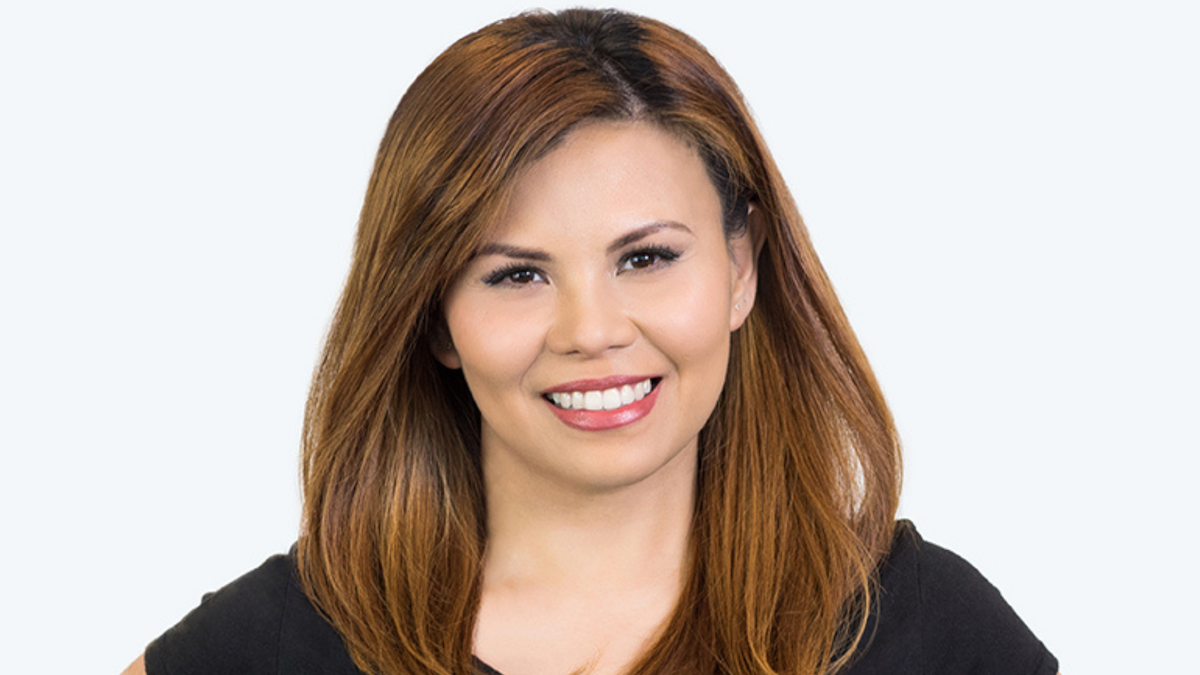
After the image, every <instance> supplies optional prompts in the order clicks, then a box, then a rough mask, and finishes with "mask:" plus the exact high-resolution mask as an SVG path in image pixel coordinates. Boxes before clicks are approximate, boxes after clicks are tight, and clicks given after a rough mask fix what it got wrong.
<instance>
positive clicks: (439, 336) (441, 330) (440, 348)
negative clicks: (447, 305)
mask: <svg viewBox="0 0 1200 675" xmlns="http://www.w3.org/2000/svg"><path fill="white" fill-rule="evenodd" d="M429 350H430V351H432V352H433V358H435V359H437V360H438V363H440V364H442V365H443V366H446V367H447V368H449V369H451V370H458V369H459V368H462V359H461V358H459V356H458V350H457V349H455V348H454V340H453V339H452V338H451V337H450V329H449V327H447V326H446V321H445V319H442V320H440V321H438V322H437V327H436V328H434V329H433V330H432V331H430V332H429Z"/></svg>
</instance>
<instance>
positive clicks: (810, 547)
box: [298, 9, 900, 675]
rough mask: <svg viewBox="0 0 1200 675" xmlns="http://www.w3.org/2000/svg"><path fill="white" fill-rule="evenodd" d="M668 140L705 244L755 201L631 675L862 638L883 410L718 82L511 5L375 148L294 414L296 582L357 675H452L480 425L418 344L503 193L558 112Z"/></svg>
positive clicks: (558, 133)
mask: <svg viewBox="0 0 1200 675" xmlns="http://www.w3.org/2000/svg"><path fill="white" fill-rule="evenodd" d="M596 119H609V120H640V121H646V122H649V123H653V124H657V125H660V126H661V127H662V128H664V129H666V130H669V131H671V132H672V133H674V134H676V135H678V136H679V137H680V138H682V139H684V140H685V141H686V142H688V143H689V144H691V145H692V147H694V148H695V149H696V150H697V152H698V153H699V155H700V157H701V158H702V160H703V161H704V163H705V165H706V167H707V169H708V172H709V175H710V177H711V178H712V180H713V184H714V185H715V186H716V188H717V191H718V194H719V195H720V196H721V199H722V205H723V208H724V209H725V226H726V233H727V235H728V236H735V235H737V234H739V233H740V232H741V231H742V230H743V228H745V227H746V206H747V204H749V203H753V204H755V205H756V209H757V211H758V213H759V214H760V217H759V222H761V225H762V227H763V233H762V234H763V237H764V240H765V243H764V246H763V251H762V254H761V258H760V260H759V273H758V276H759V282H758V283H759V287H758V296H757V299H756V302H755V308H754V310H753V312H751V314H750V316H749V317H748V319H747V320H746V322H745V324H744V325H743V326H742V327H741V328H740V329H739V330H738V331H737V332H736V333H734V334H733V336H732V343H731V354H730V363H729V369H728V374H727V380H726V383H725V388H724V390H723V392H722V395H721V398H720V400H719V402H718V403H717V407H716V410H715V411H714V412H713V414H712V417H711V419H710V420H709V422H708V424H707V425H706V426H705V427H704V429H703V430H702V432H701V435H700V462H699V475H698V476H697V486H698V489H697V503H696V512H695V518H694V521H693V531H692V536H691V543H690V545H691V555H690V561H689V565H690V569H689V572H688V576H687V582H686V584H685V587H684V589H683V592H682V596H681V597H680V599H679V602H678V604H677V606H676V608H675V610H674V613H673V614H672V616H671V617H670V618H669V619H668V621H667V624H666V625H665V627H664V628H663V630H662V632H661V634H660V636H659V638H658V640H657V641H656V642H655V643H654V644H653V645H652V646H650V647H649V648H648V649H647V651H646V652H645V653H644V654H643V655H642V657H641V659H640V661H638V663H636V664H634V665H633V666H632V668H631V670H630V673H634V674H637V675H642V674H647V675H648V674H650V673H680V672H689V673H728V674H731V675H733V674H736V675H750V674H752V673H753V674H761V675H766V674H773V673H796V674H799V673H804V674H817V673H830V672H834V671H836V670H838V669H840V668H841V667H843V666H844V665H846V664H847V663H848V662H849V660H850V659H851V658H852V656H853V654H854V652H855V647H856V645H857V644H858V643H859V642H860V639H861V638H862V632H863V627H864V626H865V622H866V617H867V615H868V613H869V609H870V606H871V599H870V598H871V595H870V594H871V589H872V585H873V583H874V582H873V577H872V573H873V570H874V568H875V565H876V563H877V562H878V560H879V558H880V557H881V556H882V554H883V553H884V552H886V550H887V549H888V547H889V545H890V542H891V536H892V530H893V518H894V516H895V511H896V507H897V503H898V500H899V489H900V454H899V442H898V440H897V436H896V432H895V428H894V426H893V423H892V420H891V416H890V413H889V412H888V409H887V406H886V404H885V403H884V399H883V396H882V394H881V392H880V389H879V386H878V385H877V383H876V382H875V378H874V375H873V374H872V372H871V369H870V367H869V365H868V363H867V360H866V357H865V356H864V354H863V352H862V349H861V348H860V347H859V345H858V342H857V340H856V338H855V336H854V333H853V332H852V331H851V329H850V326H849V324H848V322H847V321H846V317H845V315H844V313H843V312H842V309H841V306H840V305H839V303H838V300H837V297H836V296H835V295H834V292H833V287H832V285H831V284H830V282H829V279H828V278H827V277H826V275H825V272H824V270H823V269H822V267H821V264H820V262H819V261H818V259H817V256H816V253H815V252H814V251H813V248H812V244H811V243H810V241H809V237H808V234H807V232H806V231H805V229H804V225H803V223H802V222H801V220H800V216H799V213H798V211H797V209H796V206H795V204H794V202H793V200H792V198H791V196H790V195H789V193H788V191H787V188H786V186H785V185H784V182H783V179H782V177H781V176H780V173H779V170H778V169H777V168H776V166H775V164H774V162H773V160H772V159H771V156H770V154H769V153H768V152H767V149H766V146H765V145H764V143H763V140H762V138H761V136H760V134H759V132H758V130H757V128H756V127H755V125H754V122H753V120H752V119H751V117H750V114H749V112H748V110H747V108H746V105H745V103H744V102H743V101H742V98H741V94H740V93H739V91H738V89H737V87H736V85H735V84H734V82H733V80H732V79H731V78H730V77H729V75H728V74H727V73H726V72H725V71H724V70H723V69H722V68H721V66H720V65H719V64H718V63H717V61H716V60H715V59H713V58H712V57H711V56H710V55H709V54H708V52H707V51H705V50H704V48H703V47H701V46H700V45H699V44H697V43H696V42H695V41H694V40H692V39H691V38H689V37H688V36H686V35H684V34H683V33H681V32H679V31H677V30H675V29H672V28H670V27H668V26H666V25H664V24H661V23H658V22H656V21H653V20H650V19H646V18H643V17H639V16H635V15H630V14H626V13H621V12H616V11H599V10H578V9H577V10H567V11H563V12H558V13H529V14H522V15H519V16H516V17H513V18H511V19H506V20H503V21H499V22H497V23H494V24H491V25H489V26H487V27H485V28H483V29H481V30H480V31H478V32H476V33H473V34H471V35H469V36H467V37H465V38H463V39H461V40H459V41H458V42H456V43H455V44H454V45H452V46H451V47H450V48H449V49H447V50H446V51H445V52H444V53H442V54H441V55H440V56H439V57H438V58H437V59H436V60H434V62H433V63H432V64H430V65H429V66H428V67H427V68H426V69H425V71H424V72H422V73H421V75H420V76H419V77H418V78H417V79H416V81H414V82H413V84H412V86H411V87H410V88H409V89H408V91H407V93H405V95H404V97H403V98H402V99H401V101H400V104H399V106H398V107H397V108H396V111H395V113H394V114H393V116H392V119H391V121H390V122H389V124H388V128H387V131H386V133H385V135H384V138H383V141H382V143H381V146H380V149H379V154H378V156H377V158H376V162H375V168H374V172H373V174H372V176H371V180H370V184H369V186H368V188H367V194H366V198H365V201H364V205H363V209H362V214H361V218H360V222H359V230H358V236H357V239H356V242H355V249H354V259H353V263H352V266H351V269H350V274H349V278H348V280H347V282H346V288H345V290H344V292H343V294H342V297H341V300H340V302H339V304H338V308H337V312H336V315H335V317H334V320H333V323H332V326H331V328H330V332H329V335H328V338H327V342H326V345H325V349H324V352H323V355H322V358H321V361H320V363H319V364H318V367H317V370H316V373H315V376H314V381H313V386H312V391H311V393H310V396H309V401H308V407H307V411H306V416H305V426H304V436H303V465H302V478H303V489H304V524H303V531H302V533H301V537H300V543H299V549H298V550H299V568H300V575H301V580H302V583H303V585H304V588H305V590H306V592H307V593H308V594H309V596H310V597H311V598H312V600H313V601H314V603H315V604H316V605H317V607H318V608H319V609H320V610H321V612H322V613H323V614H324V615H325V616H326V617H327V618H328V619H329V621H330V622H331V623H332V624H333V626H334V627H335V628H336V629H337V631H338V632H339V634H340V635H341V636H342V638H343V639H344V641H345V643H346V646H347V648H348V649H349V652H350V654H351V656H352V657H353V658H354V661H355V663H356V664H357V665H358V666H359V667H360V668H362V669H363V670H364V671H366V672H368V673H380V674H388V675H392V674H395V675H401V674H409V675H417V674H421V675H428V674H435V675H462V674H463V673H469V672H472V668H473V665H472V656H471V648H472V637H473V632H474V626H475V616H476V612H477V609H478V605H479V596H480V575H481V569H482V567H481V566H482V554H483V548H484V544H485V540H486V537H487V533H486V531H485V527H484V523H485V508H486V504H485V503H484V499H483V485H482V478H481V472H480V459H479V411H478V409H477V408H476V407H475V405H474V403H473V401H472V399H471V396H470V393H469V392H468V390H467V388H466V384H465V382H464V381H463V378H462V375H461V373H460V372H458V371H451V370H448V369H445V368H443V367H441V366H440V365H439V364H438V363H437V362H436V360H435V359H434V357H433V353H432V351H431V349H430V344H429V341H430V339H431V335H432V334H433V332H434V331H436V329H437V328H436V327H437V326H438V325H439V324H440V314H439V312H440V309H439V308H440V303H441V298H442V296H443V293H444V292H445V290H446V288H447V287H448V285H449V284H450V283H451V282H452V281H453V280H454V278H455V276H456V275H457V274H458V272H459V271H460V270H461V269H462V268H463V267H464V266H465V264H466V263H467V261H468V258H469V256H470V254H471V252H472V251H473V250H474V249H475V248H476V247H477V246H478V244H479V242H480V241H482V237H484V236H485V234H486V228H487V225H488V223H490V222H493V221H494V219H495V217H496V214H498V213H499V212H500V211H501V210H502V209H503V208H504V205H505V203H506V200H507V199H508V196H509V194H510V193H511V189H512V187H513V184H514V182H515V181H516V179H517V177H518V176H519V175H520V174H521V172H522V171H523V170H524V169H525V168H527V167H528V166H529V165H530V164H531V163H533V162H535V161H537V159H539V158H540V157H542V156H544V155H545V154H546V153H547V152H549V151H550V150H551V149H553V148H554V147H555V146H556V145H557V144H558V143H559V142H561V140H562V139H563V138H564V137H565V136H566V135H567V134H568V133H570V131H571V130H572V129H573V128H575V127H576V126H577V125H578V124H580V123H581V122H584V121H587V120H596Z"/></svg>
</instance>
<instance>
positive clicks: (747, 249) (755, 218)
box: [729, 202, 765, 332]
mask: <svg viewBox="0 0 1200 675" xmlns="http://www.w3.org/2000/svg"><path fill="white" fill-rule="evenodd" d="M764 239H765V228H764V226H763V222H762V211H761V210H760V209H759V208H758V205H757V204H755V203H753V202H751V203H750V208H749V211H748V212H747V214H746V231H745V232H743V233H742V234H741V235H740V236H738V237H737V238H735V239H730V240H729V257H730V259H731V260H732V261H733V266H732V269H731V279H730V295H729V297H730V303H729V331H730V332H733V331H735V330H737V329H738V328H741V327H742V324H743V323H745V321H746V317H747V316H749V315H750V310H751V309H753V308H754V296H755V293H756V292H757V291H758V257H759V255H760V254H761V253H762V247H763V241H764Z"/></svg>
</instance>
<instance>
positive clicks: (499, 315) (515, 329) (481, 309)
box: [446, 298, 541, 398]
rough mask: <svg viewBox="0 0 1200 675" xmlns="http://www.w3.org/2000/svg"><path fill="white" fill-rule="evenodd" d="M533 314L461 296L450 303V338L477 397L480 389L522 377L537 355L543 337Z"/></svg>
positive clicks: (448, 312) (447, 318) (447, 310)
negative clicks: (533, 319)
mask: <svg viewBox="0 0 1200 675" xmlns="http://www.w3.org/2000/svg"><path fill="white" fill-rule="evenodd" d="M531 318H532V317H531V316H530V313H529V312H514V311H508V310H506V309H505V308H504V307H502V306H498V305H497V303H495V302H482V301H474V300H473V299H469V298H460V299H458V300H454V301H449V302H447V303H446V323H447V324H448V326H449V328H450V338H451V340H452V341H453V342H454V348H455V350H456V351H457V352H458V357H459V359H461V361H462V369H463V376H464V377H465V378H466V379H467V383H468V384H469V385H470V386H471V389H472V391H473V392H474V393H475V395H476V398H479V397H480V394H483V393H484V392H482V391H478V392H476V391H475V390H476V389H479V388H482V387H486V386H491V385H495V384H501V383H513V382H516V381H519V380H520V379H521V377H522V376H523V375H524V373H525V371H526V370H527V369H528V366H529V364H530V363H531V362H532V361H533V360H534V358H536V356H537V353H538V348H539V345H540V341H541V338H540V337H539V334H538V331H537V329H536V325H535V323H536V322H535V321H532V320H531Z"/></svg>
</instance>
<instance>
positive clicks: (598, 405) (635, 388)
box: [550, 379, 654, 411]
mask: <svg viewBox="0 0 1200 675" xmlns="http://www.w3.org/2000/svg"><path fill="white" fill-rule="evenodd" d="M653 386H654V385H653V383H651V381H650V380H649V379H646V380H642V381H641V382H638V383H637V384H634V385H632V386H631V385H628V384H626V385H624V386H621V387H613V388H612V389H604V390H595V391H572V392H565V391H564V392H555V393H553V394H550V400H551V401H552V402H553V403H554V405H556V406H558V407H560V408H562V409H563V410H593V411H596V410H616V409H617V408H620V407H622V406H627V405H629V404H630V403H633V402H634V401H640V400H642V399H643V398H646V395H647V394H649V393H650V390H651V389H652V388H653Z"/></svg>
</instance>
